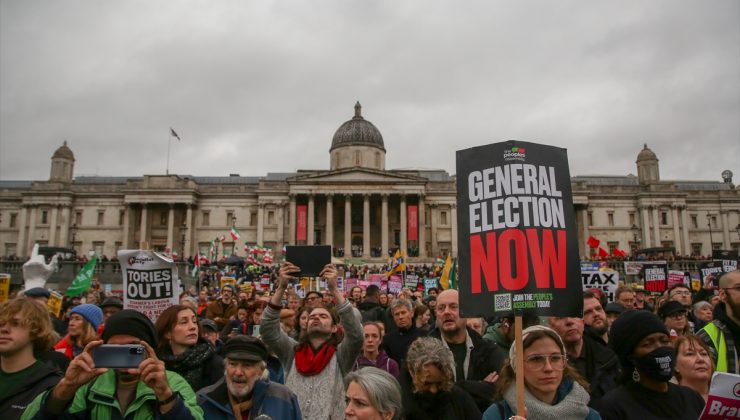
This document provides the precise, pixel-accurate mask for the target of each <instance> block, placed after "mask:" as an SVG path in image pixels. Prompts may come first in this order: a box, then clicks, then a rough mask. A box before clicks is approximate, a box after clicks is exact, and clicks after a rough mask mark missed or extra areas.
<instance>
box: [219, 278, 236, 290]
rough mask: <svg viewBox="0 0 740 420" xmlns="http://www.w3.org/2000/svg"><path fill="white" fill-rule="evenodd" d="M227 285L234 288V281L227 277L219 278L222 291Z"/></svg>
mask: <svg viewBox="0 0 740 420" xmlns="http://www.w3.org/2000/svg"><path fill="white" fill-rule="evenodd" d="M227 284H233V285H234V286H235V287H236V279H235V278H233V277H229V276H223V277H221V289H223V288H224V286H226V285H227Z"/></svg>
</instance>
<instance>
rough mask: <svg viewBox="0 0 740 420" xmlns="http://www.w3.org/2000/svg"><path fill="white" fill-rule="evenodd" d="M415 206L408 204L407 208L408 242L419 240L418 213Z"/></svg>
mask: <svg viewBox="0 0 740 420" xmlns="http://www.w3.org/2000/svg"><path fill="white" fill-rule="evenodd" d="M418 208H419V207H418V206H417V205H416V204H409V206H408V213H407V214H408V219H409V225H408V226H409V232H408V233H409V237H408V240H409V241H418V240H419V211H418Z"/></svg>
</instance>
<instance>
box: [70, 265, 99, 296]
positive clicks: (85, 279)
mask: <svg viewBox="0 0 740 420" xmlns="http://www.w3.org/2000/svg"><path fill="white" fill-rule="evenodd" d="M97 263H98V256H97V255H95V256H93V257H92V259H91V260H90V261H88V262H87V264H85V266H84V267H82V270H80V272H79V274H77V277H75V279H74V280H73V281H72V284H70V285H69V287H68V288H67V293H66V294H67V296H69V297H75V296H79V295H81V294H83V293H84V292H85V291H87V289H89V288H90V284H91V283H92V275H93V271H95V265H96V264H97Z"/></svg>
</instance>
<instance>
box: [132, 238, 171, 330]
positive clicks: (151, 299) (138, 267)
mask: <svg viewBox="0 0 740 420" xmlns="http://www.w3.org/2000/svg"><path fill="white" fill-rule="evenodd" d="M118 261H120V263H121V270H122V273H123V307H124V309H134V310H137V311H139V312H141V313H143V314H144V315H146V316H147V317H149V319H151V320H152V322H155V321H156V320H157V318H158V317H159V315H160V314H161V313H162V312H163V311H164V310H165V309H167V308H169V307H170V306H172V305H177V303H178V290H177V279H178V275H177V265H175V262H174V261H172V259H170V258H169V257H167V256H166V255H163V254H159V253H156V252H154V251H143V250H120V251H118Z"/></svg>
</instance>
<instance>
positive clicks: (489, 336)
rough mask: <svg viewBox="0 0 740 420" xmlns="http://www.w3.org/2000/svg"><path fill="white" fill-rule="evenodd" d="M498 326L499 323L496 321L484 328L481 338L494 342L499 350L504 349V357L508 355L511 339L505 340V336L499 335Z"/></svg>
mask: <svg viewBox="0 0 740 420" xmlns="http://www.w3.org/2000/svg"><path fill="white" fill-rule="evenodd" d="M500 326H501V324H500V323H496V324H493V325H490V326H489V327H488V328H486V333H485V334H484V335H483V339H485V340H488V341H490V342H492V343H495V344H496V345H497V346H498V347H499V348H500V349H501V350H503V351H504V354H505V355H506V357H509V356H508V355H509V348H511V341H509V340H507V339H506V337H504V336H503V335H501V332H499V330H498V327H500Z"/></svg>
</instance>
